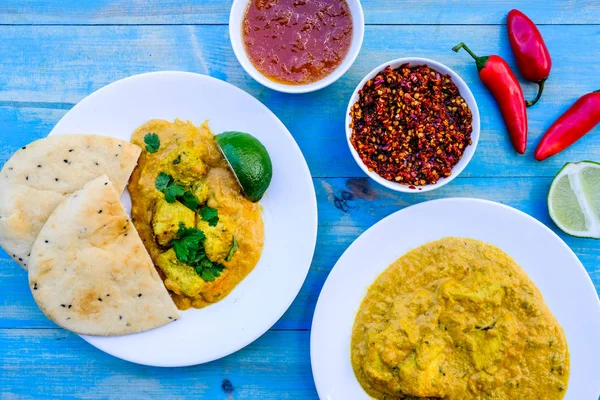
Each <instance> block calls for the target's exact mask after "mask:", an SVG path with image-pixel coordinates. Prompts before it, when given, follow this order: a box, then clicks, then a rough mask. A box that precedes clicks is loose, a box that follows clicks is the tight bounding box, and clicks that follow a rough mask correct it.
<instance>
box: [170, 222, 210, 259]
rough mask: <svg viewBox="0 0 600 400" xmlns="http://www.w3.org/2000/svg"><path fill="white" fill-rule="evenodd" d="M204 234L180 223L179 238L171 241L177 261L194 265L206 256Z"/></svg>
mask: <svg viewBox="0 0 600 400" xmlns="http://www.w3.org/2000/svg"><path fill="white" fill-rule="evenodd" d="M205 238H206V237H205V236H204V232H202V231H201V230H199V229H196V228H193V227H192V228H186V227H185V225H184V223H183V222H179V230H178V231H177V238H176V239H173V240H172V241H171V244H172V245H173V249H174V250H175V255H176V256H177V259H178V260H179V261H181V262H183V263H185V264H189V265H192V264H194V263H195V262H197V260H198V259H199V258H200V257H201V255H204V257H206V255H205V254H204V239H205Z"/></svg>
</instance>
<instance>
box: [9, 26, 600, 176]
mask: <svg viewBox="0 0 600 400" xmlns="http://www.w3.org/2000/svg"><path fill="white" fill-rule="evenodd" d="M541 30H542V32H543V34H544V35H545V37H546V39H547V42H548V46H549V48H550V51H551V53H552V54H553V55H554V68H553V71H552V75H551V77H550V80H549V82H548V84H547V89H546V93H545V94H544V96H543V97H542V100H541V102H540V103H538V104H537V105H536V106H535V107H533V108H531V109H530V110H529V119H530V124H529V126H530V140H529V151H528V153H527V155H526V156H518V155H517V154H516V153H515V152H514V151H513V150H512V148H511V146H510V143H509V141H508V138H507V134H506V129H505V127H504V124H503V122H502V118H501V116H500V114H499V112H498V109H497V107H496V105H495V102H494V100H493V99H492V97H491V96H490V94H489V93H488V91H487V89H485V88H484V87H483V85H482V84H481V82H480V81H479V78H478V77H477V71H476V68H475V66H474V63H473V62H472V60H471V59H470V58H469V57H468V55H467V54H465V53H463V54H456V53H454V52H452V51H451V50H450V48H451V47H452V46H453V45H454V44H456V43H458V42H459V41H461V40H465V41H466V42H467V43H469V45H470V46H471V47H472V48H473V49H474V50H475V51H477V52H478V53H480V54H488V53H496V52H497V53H499V54H501V55H502V56H504V57H506V58H507V60H508V61H509V62H510V63H511V64H514V62H513V57H512V54H511V51H510V49H509V46H508V43H507V40H506V37H505V29H504V28H503V27H498V26H442V27H440V26H399V27H390V26H372V27H369V28H368V29H367V33H366V37H365V43H364V46H363V50H362V52H361V54H360V55H359V57H358V60H357V62H356V64H355V65H354V66H353V67H352V68H351V69H350V71H349V72H348V73H347V74H346V75H345V76H344V77H342V78H341V79H340V80H339V81H338V82H336V83H335V84H333V85H331V86H330V87H328V88H326V89H324V90H321V91H318V92H316V93H311V94H306V95H287V94H281V93H277V92H274V91H272V90H269V89H266V88H264V87H262V86H260V85H259V84H258V83H256V82H255V81H254V80H252V79H251V78H250V77H249V76H248V75H247V74H246V73H245V72H244V70H243V69H242V68H241V66H240V65H239V64H238V62H237V60H236V59H235V57H234V55H233V52H232V50H231V48H230V47H229V46H228V45H227V44H226V43H227V41H228V36H227V29H226V27H225V26H199V27H192V26H162V27H154V26H152V27H150V26H128V27H114V26H94V27H79V26H77V27H56V26H43V27H25V26H16V27H15V26H4V27H0V37H2V38H3V40H2V41H0V106H1V105H8V106H11V107H12V106H17V107H19V108H18V109H17V110H12V108H10V107H9V109H7V110H2V111H1V113H2V117H1V118H0V120H1V121H2V129H3V130H4V131H5V132H8V133H9V134H10V136H11V137H13V136H16V137H19V139H15V140H14V142H11V143H10V146H11V147H12V148H17V146H19V144H20V143H22V142H25V141H26V140H28V139H29V138H30V137H31V136H32V135H31V134H30V133H29V124H31V126H35V128H34V129H35V131H36V134H39V135H44V134H45V132H47V131H48V130H49V129H46V128H50V126H51V125H52V123H54V122H56V121H57V120H58V118H59V117H60V116H61V115H62V114H63V113H64V109H65V108H68V107H69V106H70V105H71V104H74V103H76V102H77V101H79V100H80V99H81V98H83V97H84V96H86V95H87V94H89V93H91V92H92V91H94V90H96V89H98V88H99V87H101V86H104V85H105V84H107V83H110V82H112V81H114V80H116V79H120V78H123V77H126V76H129V75H132V74H135V73H139V72H145V71H156V70H187V71H194V72H199V73H205V74H210V75H212V76H215V77H217V78H220V79H224V80H227V81H229V82H231V83H233V84H235V85H237V86H239V87H241V88H243V89H245V90H247V91H248V92H249V93H251V94H252V95H254V96H256V97H257V98H258V99H260V100H261V101H263V102H264V103H265V104H266V105H267V106H268V107H269V108H271V109H272V110H273V111H274V112H275V113H276V114H277V115H278V116H279V117H280V118H281V119H282V120H283V122H284V123H285V124H286V125H287V126H288V128H289V129H290V130H291V132H292V133H293V134H294V136H295V138H296V140H297V141H298V143H299V144H300V147H301V148H302V150H303V152H304V154H305V156H306V158H307V160H308V163H309V167H310V169H311V172H312V174H313V175H314V176H317V177H351V176H360V175H361V172H360V170H359V169H358V167H357V166H356V165H355V163H354V161H353V159H352V158H351V157H350V155H349V151H348V149H347V147H346V142H345V137H344V135H345V133H344V123H343V120H344V117H345V112H346V106H347V100H348V98H349V96H350V94H351V93H352V91H353V89H354V87H355V85H356V84H357V83H358V82H359V81H360V80H361V78H362V77H363V76H364V75H365V74H366V73H367V72H368V71H369V70H371V69H372V68H373V67H375V66H377V65H378V64H380V63H382V62H385V61H386V60H389V59H392V58H396V57H401V56H408V55H418V56H425V57H430V58H434V59H437V60H439V61H441V62H443V63H446V64H447V65H449V66H450V67H452V68H455V69H456V71H457V72H458V73H459V74H460V75H461V76H463V77H464V79H465V80H466V81H467V83H468V84H469V85H470V86H471V88H472V90H473V92H474V94H475V97H476V98H477V101H478V103H479V107H480V110H481V114H482V135H481V141H480V144H479V148H478V150H477V153H476V155H475V157H474V159H473V161H472V162H471V164H470V166H469V167H468V168H467V169H466V170H465V171H464V172H463V174H464V175H463V176H466V177H482V176H508V177H512V176H553V175H554V174H556V172H557V171H558V170H559V169H560V167H561V166H562V165H563V164H564V163H565V162H566V161H578V160H582V159H590V158H591V159H596V160H598V159H600V135H599V134H598V133H600V132H599V129H598V128H597V129H596V130H595V131H594V133H593V134H590V135H588V136H587V137H585V138H584V139H582V140H581V141H580V142H579V143H577V144H576V145H575V146H573V147H572V148H571V149H569V150H567V151H566V152H564V153H561V154H560V155H558V156H556V157H553V158H551V159H549V160H547V161H545V162H543V163H538V162H536V161H534V160H533V158H532V152H533V149H534V148H535V145H536V143H537V141H538V140H539V138H540V137H541V135H542V134H543V132H544V131H545V129H546V128H547V127H548V126H549V125H550V124H551V122H552V120H553V119H555V118H556V117H558V115H560V114H561V113H562V112H563V111H564V110H565V109H566V108H567V107H568V106H569V105H570V103H572V102H573V101H574V100H575V99H576V98H578V97H579V96H580V95H582V94H584V93H586V92H589V91H592V90H596V89H598V88H600V75H599V74H597V73H595V72H594V71H595V70H594V69H593V68H592V66H594V65H598V64H600V41H599V40H597V38H598V35H599V34H600V26H579V27H577V26H543V27H541ZM575 39H577V40H575ZM525 91H526V93H527V95H528V97H532V96H533V93H534V88H533V86H532V85H531V84H526V85H525ZM32 102H33V103H35V104H32ZM32 105H34V106H36V107H40V106H41V107H50V108H57V109H58V111H53V112H50V111H35V110H33V111H31V110H29V109H28V107H30V106H32ZM38 115H39V116H38ZM46 116H47V117H48V118H49V119H46ZM206 117H210V116H206ZM36 119H39V120H40V121H41V119H44V122H42V123H41V125H39V123H38V122H35V121H36ZM324 152H326V154H327V157H323V154H324ZM3 154H4V155H7V152H6V150H5V151H4V153H3ZM0 155H1V154H0ZM333 160H335V162H332V161H333Z"/></svg>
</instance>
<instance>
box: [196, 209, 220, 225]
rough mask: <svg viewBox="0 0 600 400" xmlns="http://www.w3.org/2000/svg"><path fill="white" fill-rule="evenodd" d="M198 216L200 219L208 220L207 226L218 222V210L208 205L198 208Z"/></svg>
mask: <svg viewBox="0 0 600 400" xmlns="http://www.w3.org/2000/svg"><path fill="white" fill-rule="evenodd" d="M200 217H202V221H206V222H208V226H217V222H219V212H218V211H217V209H216V208H212V207H209V206H204V207H202V208H201V209H200Z"/></svg>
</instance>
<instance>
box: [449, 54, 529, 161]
mask: <svg viewBox="0 0 600 400" xmlns="http://www.w3.org/2000/svg"><path fill="white" fill-rule="evenodd" d="M460 49H465V50H466V51H467V53H469V54H470V55H471V57H473V58H474V59H475V62H476V63H477V70H478V71H479V78H480V79H481V81H482V82H483V84H484V85H485V86H486V87H487V88H488V89H489V90H490V92H492V95H494V98H495V99H496V102H497V103H498V105H499V106H500V111H501V112H502V117H503V118H504V123H505V124H506V127H507V128H508V133H509V135H510V140H511V141H512V144H513V146H514V148H515V150H517V153H519V154H523V153H525V148H526V147H527V107H526V106H525V98H524V97H523V90H522V89H521V85H519V82H518V81H517V78H516V77H515V74H514V73H513V72H512V70H511V69H510V67H509V66H508V64H507V63H506V61H504V59H503V58H502V57H499V56H496V55H491V56H487V57H477V56H476V55H475V54H473V52H472V51H471V50H470V49H469V48H468V47H467V46H466V45H465V44H464V43H459V44H458V45H456V46H454V47H453V48H452V50H454V51H458V50H460Z"/></svg>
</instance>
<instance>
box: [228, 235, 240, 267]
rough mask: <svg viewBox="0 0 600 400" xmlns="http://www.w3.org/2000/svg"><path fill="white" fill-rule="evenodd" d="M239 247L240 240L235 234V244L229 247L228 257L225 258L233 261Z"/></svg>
mask: <svg viewBox="0 0 600 400" xmlns="http://www.w3.org/2000/svg"><path fill="white" fill-rule="evenodd" d="M237 249H238V242H237V239H236V238H235V236H234V237H233V244H232V245H231V249H229V254H227V257H226V258H225V261H231V259H232V258H233V255H234V254H235V252H236V251H237Z"/></svg>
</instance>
